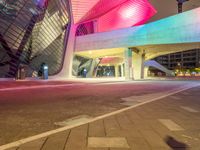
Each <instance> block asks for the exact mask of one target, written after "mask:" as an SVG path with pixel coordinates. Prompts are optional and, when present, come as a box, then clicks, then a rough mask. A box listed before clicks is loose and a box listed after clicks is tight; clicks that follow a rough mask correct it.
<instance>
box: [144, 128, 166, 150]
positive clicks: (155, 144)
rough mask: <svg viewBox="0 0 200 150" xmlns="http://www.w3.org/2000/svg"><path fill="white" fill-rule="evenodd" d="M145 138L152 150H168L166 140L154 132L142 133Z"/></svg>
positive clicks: (145, 131) (146, 131)
mask: <svg viewBox="0 0 200 150" xmlns="http://www.w3.org/2000/svg"><path fill="white" fill-rule="evenodd" d="M141 133H142V135H143V137H144V138H145V139H146V140H147V142H148V144H149V145H150V146H151V147H152V148H168V146H167V145H166V143H165V142H164V139H162V138H161V137H160V136H159V135H158V134H157V133H155V132H154V131H152V130H143V131H141Z"/></svg>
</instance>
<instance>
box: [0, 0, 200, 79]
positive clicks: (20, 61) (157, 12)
mask: <svg viewBox="0 0 200 150" xmlns="http://www.w3.org/2000/svg"><path fill="white" fill-rule="evenodd" d="M161 3H162V4H161ZM199 6H200V2H196V1H195V0H191V1H190V2H188V3H186V4H185V5H184V10H191V11H187V12H185V13H183V14H179V15H175V14H177V4H176V1H175V0H168V1H167V2H164V3H163V1H162V2H160V1H159V0H150V1H149V0H110V1H108V0H56V1H54V0H15V1H13V0H0V11H1V12H0V77H15V76H16V75H17V72H18V70H19V68H20V67H21V66H23V67H25V70H26V76H29V77H31V76H33V75H34V74H35V73H36V74H37V73H40V70H41V66H42V65H43V64H47V65H48V66H49V75H51V76H52V77H54V78H71V77H114V76H115V77H125V78H126V79H130V78H134V79H140V78H143V77H144V76H145V66H144V62H145V61H148V60H150V59H153V58H155V57H157V56H160V55H163V54H169V53H172V52H177V51H183V50H188V49H194V48H199V47H200V44H199V42H200V36H199V33H200V29H199V24H200V19H198V18H199V12H200V9H199V8H197V7H199ZM194 8H197V9H194ZM166 10H167V11H166ZM171 15H174V16H171ZM168 16H171V17H168ZM165 17H168V18H166V19H162V18H165ZM160 19H161V20H160ZM154 21H155V22H154ZM177 33H181V34H177Z"/></svg>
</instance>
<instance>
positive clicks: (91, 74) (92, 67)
mask: <svg viewBox="0 0 200 150" xmlns="http://www.w3.org/2000/svg"><path fill="white" fill-rule="evenodd" d="M98 63H99V60H98V59H93V60H92V62H91V65H90V70H89V71H88V73H87V78H93V77H96V73H95V72H94V71H95V68H96V67H97V65H98Z"/></svg>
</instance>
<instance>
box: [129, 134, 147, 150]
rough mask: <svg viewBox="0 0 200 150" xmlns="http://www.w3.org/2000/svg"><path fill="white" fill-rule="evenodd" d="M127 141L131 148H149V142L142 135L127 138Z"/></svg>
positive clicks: (141, 149)
mask: <svg viewBox="0 0 200 150" xmlns="http://www.w3.org/2000/svg"><path fill="white" fill-rule="evenodd" d="M127 141H128V144H129V145H130V147H131V148H132V149H133V150H149V144H148V143H147V142H146V140H145V139H144V138H143V137H137V138H134V137H132V138H127Z"/></svg>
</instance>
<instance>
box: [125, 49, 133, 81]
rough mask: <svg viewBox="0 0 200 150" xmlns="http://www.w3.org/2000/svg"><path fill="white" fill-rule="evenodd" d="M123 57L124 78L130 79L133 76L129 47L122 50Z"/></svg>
mask: <svg viewBox="0 0 200 150" xmlns="http://www.w3.org/2000/svg"><path fill="white" fill-rule="evenodd" d="M124 59H125V61H124V62H125V65H124V69H125V79H126V80H130V79H132V78H133V72H132V50H131V49H129V48H128V49H126V50H125V51H124Z"/></svg>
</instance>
